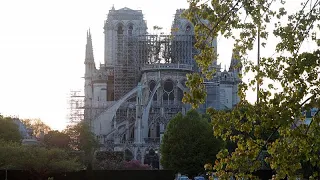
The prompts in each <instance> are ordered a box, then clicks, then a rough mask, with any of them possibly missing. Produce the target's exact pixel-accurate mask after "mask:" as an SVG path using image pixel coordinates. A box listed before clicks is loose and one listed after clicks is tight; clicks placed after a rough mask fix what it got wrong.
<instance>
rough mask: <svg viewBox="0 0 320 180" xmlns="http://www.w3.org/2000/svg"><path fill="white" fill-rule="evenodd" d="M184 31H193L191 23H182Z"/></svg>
mask: <svg viewBox="0 0 320 180" xmlns="http://www.w3.org/2000/svg"><path fill="white" fill-rule="evenodd" d="M184 31H185V32H186V33H192V31H193V26H192V24H191V23H186V24H185V25H184Z"/></svg>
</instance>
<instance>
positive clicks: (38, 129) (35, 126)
mask: <svg viewBox="0 0 320 180" xmlns="http://www.w3.org/2000/svg"><path fill="white" fill-rule="evenodd" d="M22 122H23V124H24V125H25V126H26V127H27V128H29V129H32V130H33V135H34V136H36V137H40V135H41V133H42V132H43V133H44V134H47V133H48V132H49V131H51V128H50V127H49V126H48V125H46V124H45V123H44V122H43V121H41V120H40V119H24V120H22Z"/></svg>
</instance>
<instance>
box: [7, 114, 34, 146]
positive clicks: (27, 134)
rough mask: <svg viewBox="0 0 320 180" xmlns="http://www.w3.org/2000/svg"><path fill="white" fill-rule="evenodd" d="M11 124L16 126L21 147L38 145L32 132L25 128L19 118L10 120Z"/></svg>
mask: <svg viewBox="0 0 320 180" xmlns="http://www.w3.org/2000/svg"><path fill="white" fill-rule="evenodd" d="M12 120H13V122H14V123H15V124H16V125H17V126H18V128H19V132H20V135H21V137H22V144H23V145H38V144H39V141H38V140H37V139H36V137H34V136H33V130H32V129H30V128H27V127H26V125H25V124H23V122H22V121H21V120H20V119H19V118H12Z"/></svg>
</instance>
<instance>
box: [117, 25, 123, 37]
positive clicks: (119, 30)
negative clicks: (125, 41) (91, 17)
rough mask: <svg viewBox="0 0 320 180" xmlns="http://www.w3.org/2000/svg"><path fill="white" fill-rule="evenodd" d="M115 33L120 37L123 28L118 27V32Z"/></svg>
mask: <svg viewBox="0 0 320 180" xmlns="http://www.w3.org/2000/svg"><path fill="white" fill-rule="evenodd" d="M117 33H118V35H120V34H121V35H122V34H123V27H122V25H119V26H118V30H117Z"/></svg>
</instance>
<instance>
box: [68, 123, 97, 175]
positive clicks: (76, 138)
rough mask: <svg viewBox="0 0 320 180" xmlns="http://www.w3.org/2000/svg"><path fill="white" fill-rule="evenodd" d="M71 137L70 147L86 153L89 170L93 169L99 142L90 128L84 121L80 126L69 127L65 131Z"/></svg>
mask: <svg viewBox="0 0 320 180" xmlns="http://www.w3.org/2000/svg"><path fill="white" fill-rule="evenodd" d="M64 133H65V134H67V135H68V136H69V137H70V143H69V146H70V147H71V148H72V149H74V150H78V151H83V152H84V154H85V155H84V156H85V157H84V158H85V164H86V167H87V169H91V168H92V163H93V160H94V158H93V156H94V151H95V149H96V148H97V147H98V145H99V144H98V141H97V139H96V137H95V135H94V133H93V132H91V130H90V126H89V125H88V124H87V123H86V122H84V121H82V122H80V123H78V124H75V125H71V126H68V127H67V128H66V130H65V131H64Z"/></svg>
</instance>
